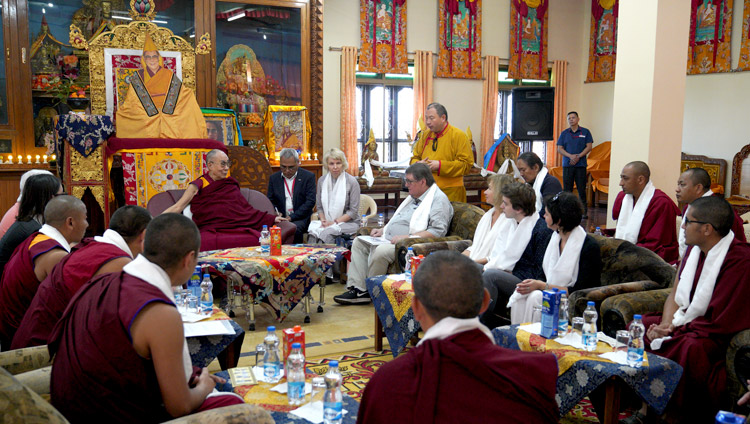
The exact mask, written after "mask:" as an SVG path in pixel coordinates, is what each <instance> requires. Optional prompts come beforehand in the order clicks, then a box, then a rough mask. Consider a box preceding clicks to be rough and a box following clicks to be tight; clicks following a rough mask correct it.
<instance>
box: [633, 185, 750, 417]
mask: <svg viewBox="0 0 750 424" xmlns="http://www.w3.org/2000/svg"><path fill="white" fill-rule="evenodd" d="M733 221H734V211H733V210H732V207H731V206H730V205H729V203H727V201H726V200H724V199H720V198H717V197H714V196H709V197H701V198H699V199H696V200H694V201H693V202H692V203H691V204H690V208H689V209H688V210H687V212H686V213H685V219H684V220H683V221H682V226H683V228H684V229H685V243H686V244H687V246H688V249H687V251H686V252H685V259H684V260H683V261H682V264H681V269H680V272H679V274H678V276H677V277H676V278H675V283H674V288H673V289H672V292H671V293H670V294H669V297H667V300H666V302H665V303H664V309H663V311H662V313H661V314H650V315H647V316H645V317H644V319H643V323H644V325H645V326H646V329H647V330H646V350H648V351H649V352H652V353H655V354H657V355H660V356H664V357H666V358H669V359H671V360H673V361H675V362H677V363H679V364H680V365H682V367H683V373H682V378H681V380H680V383H679V385H678V386H677V389H676V390H675V392H674V394H672V398H671V399H670V401H669V405H668V409H667V411H668V412H669V413H671V414H676V415H675V418H676V419H677V421H676V422H710V421H711V420H712V419H713V417H714V416H715V415H716V412H717V411H718V410H719V408H720V407H721V408H725V407H726V408H729V404H726V405H725V404H723V403H722V402H723V401H726V399H727V398H728V395H727V393H726V378H727V374H726V373H727V370H726V354H727V347H728V346H729V341H730V339H731V338H732V336H734V334H736V333H737V332H739V331H741V330H745V329H747V328H750V314H748V313H747V299H750V273H748V272H747V270H748V269H750V245H748V244H747V243H744V242H741V241H739V240H737V238H736V237H735V234H733V233H732V231H731V228H732V222H733ZM645 412H646V409H645V407H644V408H643V409H642V410H641V411H640V413H641V414H644V413H645Z"/></svg>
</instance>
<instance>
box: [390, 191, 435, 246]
mask: <svg viewBox="0 0 750 424" xmlns="http://www.w3.org/2000/svg"><path fill="white" fill-rule="evenodd" d="M438 190H439V189H438V186H437V184H433V185H432V187H430V188H429V189H427V192H426V193H427V194H426V195H425V197H424V200H422V203H420V204H419V206H417V210H415V211H414V213H413V214H412V215H411V220H410V221H409V234H415V233H418V232H420V231H424V230H426V229H427V224H429V221H430V210H431V209H432V199H434V198H435V192H436V191H438ZM413 201H414V198H413V197H412V196H409V197H407V198H406V199H405V200H404V201H403V202H401V204H400V205H399V207H398V209H396V213H395V214H394V215H393V216H397V215H398V214H399V212H401V210H402V209H404V207H406V205H408V204H410V203H412V202H413ZM391 222H393V219H391V220H390V221H388V224H386V225H385V228H383V234H388V226H389V225H390V224H391Z"/></svg>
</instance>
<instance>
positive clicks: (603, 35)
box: [586, 0, 620, 82]
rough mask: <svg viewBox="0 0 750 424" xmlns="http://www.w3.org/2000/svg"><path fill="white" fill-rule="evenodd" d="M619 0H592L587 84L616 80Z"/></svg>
mask: <svg viewBox="0 0 750 424" xmlns="http://www.w3.org/2000/svg"><path fill="white" fill-rule="evenodd" d="M619 7H620V2H619V0H591V32H590V33H589V34H590V35H589V70H588V73H587V74H586V82H602V81H614V80H615V62H616V61H617V12H618V9H619Z"/></svg>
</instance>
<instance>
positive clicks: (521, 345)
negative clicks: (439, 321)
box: [492, 325, 682, 424]
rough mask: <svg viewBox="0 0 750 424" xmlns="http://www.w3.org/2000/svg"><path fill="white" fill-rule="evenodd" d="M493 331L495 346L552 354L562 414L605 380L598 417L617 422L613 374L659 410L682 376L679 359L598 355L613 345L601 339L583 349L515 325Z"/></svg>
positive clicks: (617, 392) (616, 387) (607, 423)
mask: <svg viewBox="0 0 750 424" xmlns="http://www.w3.org/2000/svg"><path fill="white" fill-rule="evenodd" d="M492 334H493V335H494V336H495V344H497V345H498V346H502V347H506V348H510V349H517V350H523V351H531V352H548V353H552V354H554V355H555V357H556V358H557V364H558V367H559V374H558V377H557V396H556V398H557V404H558V405H559V407H560V416H561V417H562V416H564V415H565V414H567V413H568V411H570V409H571V408H573V407H574V406H575V405H576V404H578V402H580V401H581V399H583V398H584V397H586V396H587V395H588V394H589V393H591V392H592V391H593V390H594V389H596V388H597V387H599V386H600V385H601V384H604V389H605V396H606V399H605V405H604V417H600V419H601V418H603V420H602V422H603V423H605V424H610V423H617V422H618V415H619V409H620V408H619V404H620V390H619V387H620V385H619V384H617V381H616V378H619V379H621V380H622V381H624V382H625V384H627V385H628V386H629V387H630V388H632V389H633V390H634V391H635V392H636V393H638V396H640V397H641V399H643V401H644V402H646V403H648V404H649V406H651V407H652V408H653V409H654V410H656V412H657V413H660V414H661V413H662V412H663V411H664V409H665V408H666V407H667V403H668V402H669V398H670V397H671V396H672V392H674V390H675V389H676V388H677V383H679V381H680V377H681V376H682V367H681V366H680V365H679V364H678V363H676V362H674V361H671V360H669V359H666V358H662V357H661V356H658V355H654V354H651V353H646V354H645V359H644V363H643V366H642V367H641V368H632V367H629V366H627V365H620V364H617V363H614V362H611V361H609V360H607V359H604V358H601V357H599V356H598V355H599V354H601V353H604V352H611V351H612V348H611V347H610V346H609V345H608V344H606V343H603V342H599V344H598V346H597V350H596V351H595V352H586V351H583V350H580V349H576V348H574V347H572V346H566V345H562V344H560V343H557V342H555V341H554V339H545V338H543V337H541V336H539V335H536V334H531V333H528V332H526V331H524V330H519V329H518V325H512V326H505V327H498V328H495V329H494V330H492Z"/></svg>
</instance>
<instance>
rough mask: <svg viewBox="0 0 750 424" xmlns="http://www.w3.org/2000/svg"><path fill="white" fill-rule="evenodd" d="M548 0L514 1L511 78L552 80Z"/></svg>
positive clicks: (511, 37) (512, 3) (511, 33)
mask: <svg viewBox="0 0 750 424" xmlns="http://www.w3.org/2000/svg"><path fill="white" fill-rule="evenodd" d="M548 2H549V0H511V2H510V61H509V63H508V78H513V79H536V80H549V70H548V69H547V28H548V26H547V7H548V6H549V3H548Z"/></svg>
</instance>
